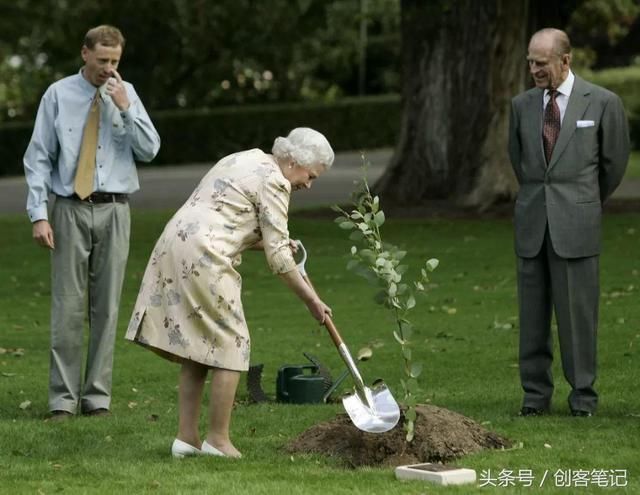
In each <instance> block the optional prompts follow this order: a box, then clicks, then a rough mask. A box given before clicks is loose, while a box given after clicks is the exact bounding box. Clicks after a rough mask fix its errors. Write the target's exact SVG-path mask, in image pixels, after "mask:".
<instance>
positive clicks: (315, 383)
mask: <svg viewBox="0 0 640 495" xmlns="http://www.w3.org/2000/svg"><path fill="white" fill-rule="evenodd" d="M329 385H331V384H330V383H329ZM327 388H328V387H327V383H326V378H325V377H323V376H322V375H320V374H318V366H315V365H285V366H282V367H281V368H280V369H279V370H278V376H277V381H276V400H277V401H278V402H288V403H291V404H313V403H321V402H324V395H325V392H326V391H327Z"/></svg>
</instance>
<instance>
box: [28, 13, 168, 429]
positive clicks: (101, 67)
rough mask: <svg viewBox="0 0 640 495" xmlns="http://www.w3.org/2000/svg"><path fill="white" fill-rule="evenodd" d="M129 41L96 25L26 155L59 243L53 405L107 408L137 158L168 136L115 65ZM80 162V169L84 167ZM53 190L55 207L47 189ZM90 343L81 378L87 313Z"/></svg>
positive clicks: (54, 92)
mask: <svg viewBox="0 0 640 495" xmlns="http://www.w3.org/2000/svg"><path fill="white" fill-rule="evenodd" d="M124 45H125V40H124V37H123V36H122V33H121V32H120V31H119V30H118V29H117V28H115V27H112V26H106V25H103V26H98V27H95V28H93V29H90V30H89V31H88V32H87V34H86V36H85V40H84V44H83V46H82V51H81V55H82V58H83V60H84V66H83V67H82V69H81V70H80V72H79V73H78V74H76V75H73V76H69V77H66V78H64V79H61V80H59V81H57V82H55V83H54V84H52V85H51V86H50V87H49V88H48V89H47V91H46V92H45V94H44V95H43V97H42V100H41V102H40V107H39V109H38V114H37V117H36V121H35V126H34V130H33V135H32V137H31V141H30V143H29V146H28V148H27V151H26V153H25V156H24V168H25V176H26V179H27V183H28V185H29V193H28V198H27V212H28V214H29V218H30V219H31V222H32V223H33V238H34V240H35V241H36V242H37V243H38V244H40V245H41V246H43V247H46V248H49V249H50V250H51V252H52V257H51V260H52V261H51V266H52V270H51V271H52V279H51V291H52V304H51V362H50V381H49V409H50V411H51V413H52V419H55V420H63V419H68V418H70V417H72V416H73V415H74V414H76V413H77V412H78V411H80V412H82V413H83V414H87V415H104V414H108V413H109V407H110V403H111V375H112V364H113V348H114V343H115V335H116V324H117V320H118V307H119V303H120V294H121V290H122V282H123V279H124V271H125V265H126V262H127V257H128V254H129V230H130V217H129V204H128V195H129V194H130V193H133V192H135V191H136V190H138V188H139V184H138V176H137V172H136V164H135V161H134V160H139V161H144V162H148V161H151V160H152V159H153V158H154V157H155V156H156V154H157V153H158V150H159V148H160V137H159V136H158V133H157V131H156V130H155V128H154V126H153V124H152V123H151V120H150V119H149V115H148V114H147V112H146V110H145V108H144V106H143V104H142V102H141V101H140V99H139V98H138V95H137V94H136V91H135V89H134V88H133V86H132V85H131V84H129V83H128V82H125V81H123V80H122V78H121V76H120V74H119V73H118V72H117V68H118V64H119V62H120V58H121V55H122V50H123V48H124ZM78 171H80V172H79V173H76V172H78ZM50 194H53V195H54V196H55V202H54V205H53V208H52V210H51V222H50V221H49V216H48V208H47V207H48V201H49V195H50ZM87 292H88V309H89V313H88V320H89V330H90V331H89V351H88V355H87V361H86V368H85V373H84V380H83V379H82V370H81V366H82V354H83V352H82V340H83V327H84V320H85V317H86V316H87V310H86V308H87V303H86V300H85V296H86V295H87V294H86V293H87Z"/></svg>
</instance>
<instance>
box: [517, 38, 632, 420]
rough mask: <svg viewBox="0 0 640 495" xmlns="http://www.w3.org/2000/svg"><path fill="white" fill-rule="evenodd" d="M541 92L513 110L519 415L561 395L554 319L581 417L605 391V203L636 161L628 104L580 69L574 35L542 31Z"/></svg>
mask: <svg viewBox="0 0 640 495" xmlns="http://www.w3.org/2000/svg"><path fill="white" fill-rule="evenodd" d="M527 60H528V62H529V70H530V72H531V76H532V77H533V81H534V83H535V87H534V88H532V89H530V90H528V91H526V92H524V93H522V94H520V95H518V96H516V97H515V98H513V100H512V105H511V121H510V128H509V155H510V158H511V163H512V165H513V169H514V171H515V174H516V176H517V179H518V182H519V184H520V189H519V191H518V197H517V200H516V205H515V218H514V223H515V250H516V255H517V274H518V303H519V307H520V314H519V317H520V350H519V362H520V380H521V383H522V388H523V390H524V398H523V402H522V409H521V410H520V414H521V415H522V416H536V415H539V414H543V413H545V412H547V411H548V410H549V408H550V404H551V396H552V394H553V378H552V375H551V363H552V360H553V354H552V339H551V313H552V307H553V308H554V310H555V316H556V321H557V324H558V340H559V344H560V354H561V357H562V369H563V371H564V376H565V378H566V379H567V381H568V382H569V384H570V385H571V389H572V390H571V393H570V394H569V407H570V408H571V412H572V414H573V415H574V416H591V415H592V414H593V413H594V412H595V409H596V406H597V402H598V395H597V393H596V391H595V389H594V383H595V380H596V329H597V326H598V301H599V296H600V287H599V265H598V260H599V254H600V249H601V248H600V244H601V240H600V238H601V216H602V205H603V203H604V202H605V201H606V200H607V199H608V198H609V197H610V196H611V194H612V193H613V191H614V190H615V189H616V187H617V186H618V184H619V183H620V181H621V180H622V176H623V175H624V171H625V168H626V165H627V160H628V158H629V131H628V127H627V120H626V116H625V113H624V109H623V107H622V103H621V101H620V98H618V96H616V95H615V94H614V93H612V92H610V91H608V90H606V89H604V88H601V87H599V86H595V85H593V84H590V83H588V82H587V81H585V80H583V79H581V78H580V77H578V76H575V75H574V74H573V72H572V71H571V68H570V65H571V44H570V42H569V37H568V36H567V35H566V33H564V32H563V31H560V30H558V29H543V30H541V31H538V32H537V33H535V34H534V35H533V36H532V37H531V41H530V43H529V53H528V56H527Z"/></svg>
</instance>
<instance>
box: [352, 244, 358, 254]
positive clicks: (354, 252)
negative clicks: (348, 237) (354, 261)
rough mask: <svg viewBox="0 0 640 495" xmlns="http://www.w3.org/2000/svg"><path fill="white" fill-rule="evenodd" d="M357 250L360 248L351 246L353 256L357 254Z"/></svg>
mask: <svg viewBox="0 0 640 495" xmlns="http://www.w3.org/2000/svg"><path fill="white" fill-rule="evenodd" d="M357 252H358V248H357V247H355V246H351V256H355V254H356V253H357Z"/></svg>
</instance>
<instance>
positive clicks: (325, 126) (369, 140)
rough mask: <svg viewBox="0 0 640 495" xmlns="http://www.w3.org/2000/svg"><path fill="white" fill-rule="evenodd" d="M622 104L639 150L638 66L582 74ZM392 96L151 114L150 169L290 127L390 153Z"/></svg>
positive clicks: (15, 154) (13, 133)
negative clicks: (153, 146) (154, 148)
mask: <svg viewBox="0 0 640 495" xmlns="http://www.w3.org/2000/svg"><path fill="white" fill-rule="evenodd" d="M584 77H585V78H586V79H588V80H590V81H593V82H594V83H596V84H599V85H601V86H604V87H606V88H609V89H611V90H612V91H614V92H615V93H617V94H618V95H620V97H621V98H622V100H623V101H624V105H625V108H626V110H627V112H628V115H629V124H630V127H631V140H632V143H633V147H634V148H635V149H640V91H639V90H638V88H640V67H626V68H621V69H609V70H604V71H600V72H596V73H584ZM400 112H401V105H400V97H399V96H398V95H385V96H371V97H365V98H347V99H344V100H340V101H337V102H333V103H289V104H269V105H250V106H233V107H221V108H214V109H199V110H169V111H157V112H152V114H151V118H152V120H153V122H154V124H155V125H156V127H157V129H158V132H159V133H160V136H161V138H162V146H161V148H160V153H159V154H158V156H157V157H156V158H155V159H154V161H153V164H154V165H164V164H178V163H195V162H213V161H215V160H216V159H218V158H220V157H221V156H224V155H226V154H229V153H232V152H235V151H238V150H242V149H247V148H253V147H258V148H262V149H270V147H271V144H272V143H273V139H274V138H275V137H276V136H281V135H283V134H285V133H286V132H287V131H289V130H290V129H291V128H293V127H298V126H308V127H313V128H314V129H318V130H319V131H321V132H323V133H324V134H325V135H326V136H327V138H328V139H329V141H330V142H331V144H332V145H333V147H334V149H335V150H336V151H344V150H356V149H365V148H378V147H386V146H392V145H393V144H394V143H395V142H396V138H397V137H398V133H399V127H400ZM32 126H33V123H32V122H16V123H5V124H0V175H20V174H22V173H23V170H22V156H23V154H24V151H25V149H26V147H27V144H28V142H29V139H30V137H31V131H32Z"/></svg>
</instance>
